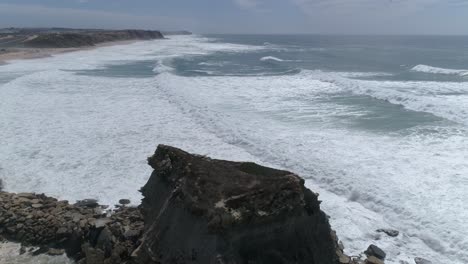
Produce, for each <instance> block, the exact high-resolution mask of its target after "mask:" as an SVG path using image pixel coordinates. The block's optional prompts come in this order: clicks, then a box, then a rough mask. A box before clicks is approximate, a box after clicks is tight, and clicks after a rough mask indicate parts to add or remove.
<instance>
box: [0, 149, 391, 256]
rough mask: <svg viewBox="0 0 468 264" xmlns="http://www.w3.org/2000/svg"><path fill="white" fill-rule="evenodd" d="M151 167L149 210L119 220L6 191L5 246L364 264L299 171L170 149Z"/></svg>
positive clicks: (1, 200) (1, 217)
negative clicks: (348, 250)
mask: <svg viewBox="0 0 468 264" xmlns="http://www.w3.org/2000/svg"><path fill="white" fill-rule="evenodd" d="M148 163H149V165H150V166H152V167H153V169H154V171H153V173H152V175H151V177H150V179H149V180H148V182H147V184H146V185H145V186H144V187H143V188H142V189H141V192H142V194H143V196H144V199H143V200H142V204H141V205H140V206H139V207H137V208H135V207H126V206H125V205H124V206H121V207H119V208H117V209H116V210H115V211H113V212H112V213H108V212H107V213H106V212H104V211H103V210H102V209H101V208H99V207H97V208H92V207H95V206H97V204H96V203H95V202H94V201H90V200H86V201H84V202H81V203H77V204H75V205H71V204H69V203H68V202H67V201H58V200H57V199H54V198H51V197H48V196H45V195H43V194H33V193H20V194H14V193H6V192H0V238H1V237H3V238H5V239H8V240H11V241H15V242H20V243H22V244H23V245H25V246H39V247H40V248H39V250H36V251H35V253H36V254H40V253H46V254H50V255H59V254H63V253H66V254H67V255H68V256H69V257H71V258H74V259H75V260H77V262H78V263H86V264H98V263H148V264H160V263H161V264H166V263H168V264H169V263H177V264H185V263H187V264H189V263H190V264H206V263H213V264H241V263H248V264H275V263H295V264H300V263H307V264H338V263H342V264H345V263H348V264H349V263H364V261H362V260H356V259H352V258H350V257H348V256H346V255H345V254H344V253H343V247H342V245H341V243H339V242H338V239H337V237H336V235H335V232H334V231H333V230H332V229H331V227H330V225H329V222H328V217H327V215H326V214H325V213H324V212H322V211H321V210H320V201H319V200H318V195H317V194H315V193H313V192H312V191H310V190H308V189H307V188H305V187H304V180H303V179H301V178H300V177H298V176H297V175H295V174H293V173H291V172H288V171H282V170H276V169H272V168H267V167H263V166H260V165H257V164H255V163H250V162H231V161H225V160H216V159H210V158H208V157H205V156H199V155H193V154H189V153H187V152H185V151H182V150H180V149H177V148H174V147H170V146H165V145H159V146H158V148H157V150H156V152H155V154H154V155H153V156H151V157H150V158H148ZM121 202H122V204H128V202H129V201H128V200H125V199H122V200H121ZM372 257H373V256H369V258H370V259H368V260H370V261H368V262H365V263H374V262H375V260H374V262H371V261H373V259H372ZM378 261H383V260H380V259H379V260H378ZM380 263H383V262H377V264H380Z"/></svg>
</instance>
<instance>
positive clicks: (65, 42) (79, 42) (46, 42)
mask: <svg viewBox="0 0 468 264" xmlns="http://www.w3.org/2000/svg"><path fill="white" fill-rule="evenodd" d="M160 38H163V35H162V34H161V32H159V31H149V30H114V31H90V32H86V31H84V32H59V33H41V34H38V35H36V36H33V37H30V38H28V39H27V40H25V41H24V42H23V44H24V45H25V46H26V47H31V48H77V47H86V46H94V45H96V44H99V43H104V42H110V41H122V40H149V39H160Z"/></svg>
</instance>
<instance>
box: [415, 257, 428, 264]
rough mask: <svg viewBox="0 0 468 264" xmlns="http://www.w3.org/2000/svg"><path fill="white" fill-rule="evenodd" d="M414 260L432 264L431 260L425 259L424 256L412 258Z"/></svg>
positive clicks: (419, 263)
mask: <svg viewBox="0 0 468 264" xmlns="http://www.w3.org/2000/svg"><path fill="white" fill-rule="evenodd" d="M414 262H415V263H416V264H432V262H431V261H429V260H427V259H424V258H419V257H418V258H414Z"/></svg>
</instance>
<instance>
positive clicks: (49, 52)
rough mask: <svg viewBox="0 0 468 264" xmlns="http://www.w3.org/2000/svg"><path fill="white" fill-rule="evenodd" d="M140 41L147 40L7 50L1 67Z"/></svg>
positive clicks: (4, 52) (0, 54)
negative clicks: (71, 46) (17, 61)
mask: <svg viewBox="0 0 468 264" xmlns="http://www.w3.org/2000/svg"><path fill="white" fill-rule="evenodd" d="M139 41H146V40H118V41H110V42H104V43H99V44H96V45H94V46H86V47H77V48H6V49H5V51H3V52H1V51H0V66H2V65H6V64H9V63H11V62H12V61H16V60H32V59H41V58H47V57H52V56H54V55H58V54H63V53H69V52H75V51H83V50H93V49H97V48H102V47H110V46H117V45H127V44H132V43H136V42H139Z"/></svg>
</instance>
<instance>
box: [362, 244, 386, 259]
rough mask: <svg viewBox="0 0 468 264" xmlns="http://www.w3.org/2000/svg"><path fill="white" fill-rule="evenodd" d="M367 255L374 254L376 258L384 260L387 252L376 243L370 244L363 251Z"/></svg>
mask: <svg viewBox="0 0 468 264" xmlns="http://www.w3.org/2000/svg"><path fill="white" fill-rule="evenodd" d="M364 253H366V255H367V256H369V257H370V256H374V257H376V258H378V259H381V260H384V259H385V257H386V256H387V254H385V252H384V251H383V250H382V249H380V248H379V247H378V246H376V245H370V246H369V247H368V248H367V250H366V251H365V252H364Z"/></svg>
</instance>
